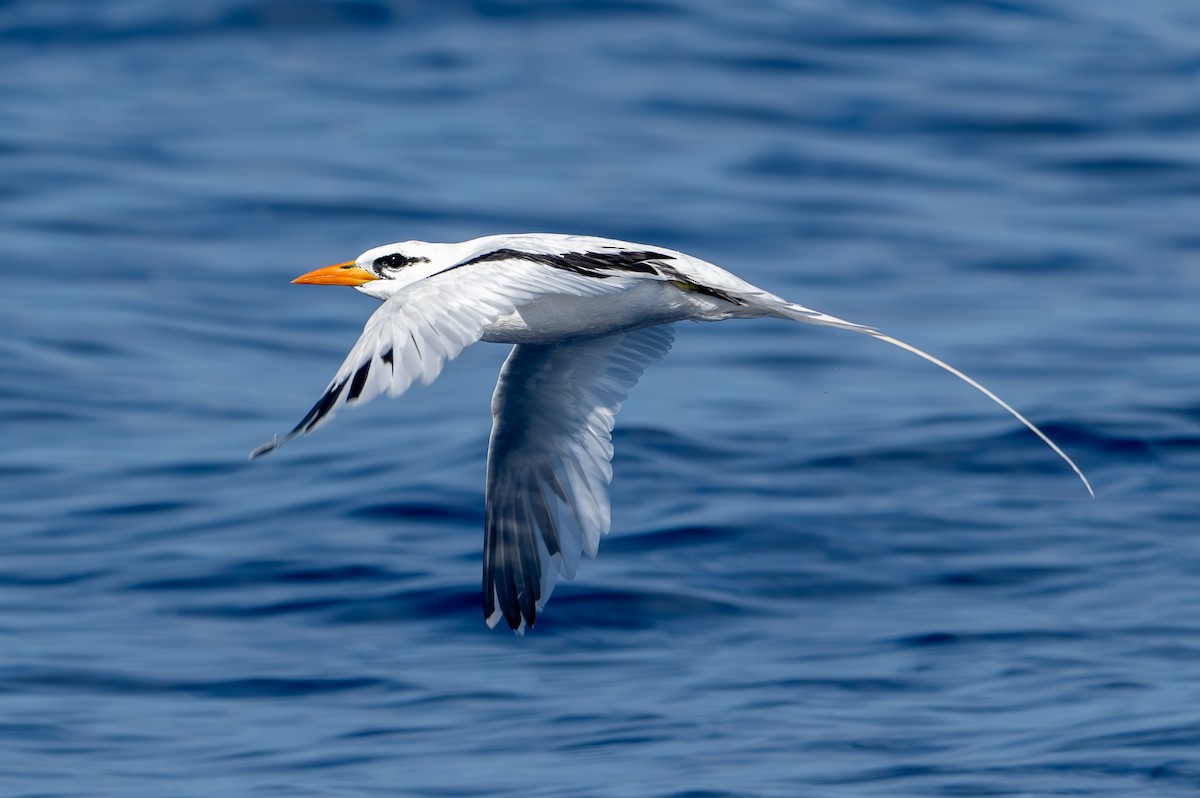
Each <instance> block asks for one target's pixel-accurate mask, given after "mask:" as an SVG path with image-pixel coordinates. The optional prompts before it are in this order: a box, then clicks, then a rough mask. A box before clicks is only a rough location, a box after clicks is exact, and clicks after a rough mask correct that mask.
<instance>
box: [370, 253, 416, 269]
mask: <svg viewBox="0 0 1200 798" xmlns="http://www.w3.org/2000/svg"><path fill="white" fill-rule="evenodd" d="M414 263H429V258H410V257H407V256H405V255H401V254H400V253H399V252H395V253H393V254H391V255H383V256H381V257H378V258H376V259H375V262H374V266H375V268H376V269H403V268H404V267H405V266H411V265H413V264H414Z"/></svg>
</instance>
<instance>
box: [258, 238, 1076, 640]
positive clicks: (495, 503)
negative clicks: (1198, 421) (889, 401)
mask: <svg viewBox="0 0 1200 798" xmlns="http://www.w3.org/2000/svg"><path fill="white" fill-rule="evenodd" d="M292 282H295V283H309V284H316V285H351V286H354V287H355V288H357V289H358V290H359V291H361V292H362V293H364V294H367V295H369V296H373V297H375V298H376V299H380V300H382V301H383V305H382V306H380V308H379V309H378V310H376V311H375V312H374V313H373V314H372V315H371V318H370V319H368V321H367V324H366V327H365V328H364V330H363V333H362V336H361V337H360V338H359V339H358V343H356V344H355V345H354V348H353V349H351V350H350V354H349V356H348V357H347V358H346V360H345V362H343V363H342V367H341V368H340V369H338V372H337V374H336V375H335V376H334V378H333V381H332V382H330V383H329V386H328V387H327V388H326V389H325V392H324V393H323V394H322V395H321V398H320V399H319V400H318V401H317V403H316V404H315V405H313V407H312V409H311V410H309V411H308V413H307V414H306V415H305V416H304V418H302V419H301V420H300V423H299V424H297V425H296V426H295V428H294V429H292V431H291V432H289V433H288V434H287V435H285V436H283V437H282V438H278V437H277V438H276V439H275V440H272V441H271V442H269V443H266V444H263V445H262V446H260V447H258V448H257V449H255V450H254V451H253V452H252V453H251V457H259V456H261V455H264V454H266V453H268V452H270V451H273V450H274V449H277V448H278V447H279V446H281V445H282V444H284V443H286V442H287V441H289V440H291V439H292V438H294V437H296V436H297V435H302V434H305V433H308V432H312V431H313V430H314V429H316V428H317V427H318V426H320V425H321V424H322V423H324V422H325V421H327V420H328V419H330V418H331V417H332V416H333V414H334V412H335V411H336V410H337V409H338V408H339V407H341V406H342V405H355V404H362V403H364V402H369V401H371V400H372V399H374V398H375V397H377V396H379V395H381V394H383V393H385V392H386V393H387V394H388V395H389V396H399V395H400V394H402V393H404V392H405V391H406V390H408V388H409V386H411V385H412V384H413V383H414V382H421V383H425V384H428V383H430V382H433V380H434V379H436V378H437V376H438V374H439V373H441V370H442V366H443V365H444V364H445V363H446V361H447V360H450V359H451V358H454V357H456V356H457V355H458V353H459V352H461V351H462V350H463V348H464V347H466V346H468V345H469V344H473V343H475V342H476V341H480V340H483V341H492V342H495V343H505V344H515V345H516V346H514V347H513V349H512V352H511V353H510V354H509V356H508V359H507V360H506V361H505V363H504V367H503V368H502V369H501V371H500V379H499V382H498V383H497V384H496V392H495V394H494V395H493V396H492V436H491V442H490V445H489V447H488V462H487V488H486V493H487V500H486V517H485V537H484V551H483V614H484V617H485V618H486V619H487V623H488V625H489V626H495V624H496V623H497V622H498V621H499V620H500V618H501V617H503V618H504V620H505V621H506V622H507V623H508V625H509V626H510V627H512V628H513V629H515V630H517V631H518V632H520V631H523V630H524V628H525V626H526V625H529V626H532V625H533V622H534V620H535V618H536V617H537V612H538V611H539V610H541V609H542V607H543V605H545V603H546V600H547V599H548V598H549V597H550V591H551V590H553V589H554V584H555V581H556V580H557V579H558V575H559V574H560V573H561V574H563V575H564V576H565V577H566V578H567V579H571V578H573V577H574V576H575V567H576V565H577V564H578V562H579V555H580V553H581V552H587V554H588V556H589V557H594V556H595V555H596V550H597V548H598V546H599V544H600V538H601V537H602V536H604V535H605V534H607V533H608V530H609V500H608V483H609V482H610V480H611V479H612V465H611V460H612V453H613V449H612V429H613V419H614V416H615V415H616V413H617V410H618V409H619V408H620V406H621V402H622V401H624V399H625V397H626V395H627V394H628V393H629V390H630V389H631V388H632V387H633V386H634V384H635V383H636V382H637V381H638V379H639V378H640V377H641V375H642V371H643V370H644V369H645V368H646V367H647V366H649V365H650V364H652V363H654V362H656V361H658V360H659V359H661V358H662V357H663V356H664V355H665V354H666V353H667V350H668V349H670V347H671V342H672V340H673V339H674V333H673V331H672V327H671V324H672V323H673V322H677V321H683V320H689V321H722V320H724V319H749V318H761V317H770V318H781V319H794V320H796V321H803V322H808V323H809V324H823V325H826V326H829V327H837V328H839V329H843V330H853V331H854V332H859V333H863V334H865V335H869V336H871V337H873V338H878V339H879V340H881V341H886V342H887V343H889V344H893V345H894V346H898V347H900V348H901V349H905V350H907V351H909V352H912V353H913V354H914V355H917V356H918V357H921V358H924V359H925V360H928V361H929V362H931V363H933V364H934V365H936V366H939V367H941V368H943V369H945V370H946V371H948V372H950V373H951V374H953V375H954V376H956V377H958V378H959V379H961V380H963V381H964V382H966V383H967V384H968V385H971V386H972V387H974V388H976V389H978V390H979V391H981V392H983V393H984V394H985V395H986V396H987V397H988V398H990V399H991V400H992V401H994V402H996V403H997V404H998V405H1000V406H1001V407H1003V408H1004V409H1005V410H1007V411H1008V412H1009V413H1011V414H1012V415H1013V416H1014V417H1016V419H1017V420H1018V421H1020V422H1021V423H1022V424H1024V425H1025V426H1026V427H1028V428H1029V429H1030V430H1031V431H1032V432H1033V433H1034V434H1035V435H1037V436H1038V437H1039V438H1041V439H1042V441H1044V442H1045V443H1046V445H1047V446H1049V447H1050V448H1051V449H1053V450H1054V451H1055V452H1056V453H1057V454H1058V456H1059V457H1061V458H1062V459H1063V460H1065V461H1066V462H1067V464H1068V465H1070V467H1071V469H1072V470H1073V471H1074V472H1075V473H1076V474H1077V475H1078V476H1079V478H1080V479H1081V480H1083V484H1084V485H1085V486H1086V487H1087V489H1088V493H1092V487H1091V485H1090V484H1088V481H1087V478H1086V477H1084V475H1083V472H1082V471H1080V470H1079V467H1078V466H1076V465H1075V463H1074V462H1073V461H1072V460H1071V458H1070V457H1068V456H1067V455H1066V453H1065V452H1063V451H1062V449H1060V448H1059V447H1058V446H1057V445H1056V444H1055V443H1054V442H1053V441H1051V440H1050V438H1048V437H1047V436H1046V435H1045V433H1043V432H1042V431H1041V430H1040V429H1038V428H1037V427H1036V426H1034V424H1033V423H1032V422H1030V421H1029V420H1028V419H1026V418H1025V417H1024V416H1023V415H1021V414H1020V413H1018V412H1017V411H1016V410H1014V409H1013V408H1012V407H1011V406H1009V405H1008V404H1007V403H1006V402H1005V401H1004V400H1002V399H1000V397H998V396H996V394H994V393H992V392H991V391H990V390H988V389H987V388H985V387H983V386H982V385H980V384H979V383H978V382H976V381H975V380H973V379H971V378H970V377H968V376H967V375H966V374H963V373H962V372H961V371H959V370H958V369H956V368H954V367H953V366H950V365H948V364H947V363H944V362H942V361H941V360H939V359H938V358H936V357H934V356H932V355H930V354H927V353H926V352H923V351H921V350H920V349H918V348H916V347H915V346H912V345H910V344H907V343H905V342H903V341H900V340H897V339H896V338H892V337H891V336H889V335H885V334H883V333H881V332H879V331H878V330H875V329H873V328H871V327H866V326H863V325H861V324H854V323H853V322H849V321H845V320H843V319H839V318H836V317H834V316H829V315H827V314H825V313H821V312H820V311H817V310H812V309H810V308H806V307H803V306H801V305H796V304H793V303H791V302H788V301H787V300H785V299H782V298H780V297H777V296H775V295H774V294H770V293H767V292H766V291H764V290H762V289H761V288H757V287H755V286H753V285H751V284H750V283H747V282H746V281H744V280H741V279H739V278H737V277H735V276H734V275H732V274H730V273H729V272H727V271H725V270H724V269H721V268H719V267H717V266H714V265H713V264H711V263H707V262H705V261H702V260H700V259H699V258H694V257H692V256H690V255H685V254H684V253H682V252H676V251H675V250H671V249H664V248H662V247H651V246H646V245H643V244H632V243H629V242H626V241H614V240H612V239H607V238H594V237H591V236H572V235H558V234H551V233H526V234H515V235H496V236H487V237H484V238H476V239H473V240H471V241H463V242H461V243H457V244H437V243H429V242H425V241H403V242H400V243H397V244H387V245H385V246H381V247H376V248H374V249H369V250H367V251H366V252H364V253H363V254H361V255H359V256H358V257H357V258H356V259H355V260H352V261H347V262H345V263H337V264H334V265H333V266H326V267H324V268H321V269H316V270H314V271H311V272H308V273H307V274H304V275H302V276H300V277H297V278H296V279H295V280H293V281H292ZM1093 495H1094V494H1093Z"/></svg>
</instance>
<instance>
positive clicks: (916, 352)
mask: <svg viewBox="0 0 1200 798" xmlns="http://www.w3.org/2000/svg"><path fill="white" fill-rule="evenodd" d="M861 332H863V334H864V335H869V336H871V337H872V338H878V339H879V340H880V341H884V342H886V343H889V344H891V345H892V346H898V347H900V348H901V349H903V350H904V351H906V352H912V353H913V354H914V355H916V356H917V357H919V358H922V359H924V360H928V361H929V362H930V363H932V364H933V365H935V366H939V367H941V368H943V369H945V370H946V371H948V372H950V373H951V374H953V375H954V376H955V377H958V378H959V379H960V380H962V381H963V382H965V383H966V384H967V385H970V386H971V387H972V388H974V389H975V390H977V391H979V392H980V393H982V394H983V395H984V396H986V397H987V398H988V399H991V400H992V401H993V402H995V403H996V404H998V405H1000V406H1001V407H1003V408H1004V409H1005V410H1007V411H1008V412H1009V413H1011V414H1012V416H1013V418H1015V419H1016V420H1017V421H1020V422H1021V423H1022V424H1024V425H1025V426H1026V427H1027V428H1028V429H1029V431H1030V432H1032V433H1033V434H1034V435H1036V436H1038V437H1039V438H1041V439H1042V442H1043V443H1045V444H1046V445H1047V446H1049V447H1050V448H1051V449H1053V450H1054V453H1055V454H1057V455H1058V456H1059V457H1061V458H1062V459H1063V460H1065V461H1066V463H1067V465H1069V466H1070V467H1071V470H1072V471H1074V472H1075V474H1076V476H1078V477H1079V479H1080V480H1082V481H1083V486H1084V487H1085V488H1087V492H1088V495H1090V496H1091V497H1092V498H1093V499H1094V498H1096V491H1094V490H1092V484H1091V483H1090V482H1088V478H1087V477H1085V476H1084V475H1083V472H1082V471H1080V470H1079V466H1077V465H1075V461H1074V460H1072V459H1071V458H1070V457H1068V456H1067V453H1066V452H1064V451H1063V450H1062V449H1060V448H1058V444H1057V443H1055V442H1054V441H1052V440H1050V437H1049V436H1048V435H1046V433H1044V432H1042V431H1041V430H1040V429H1038V428H1037V425H1035V424H1034V423H1033V422H1032V421H1030V420H1029V419H1027V418H1025V416H1023V415H1021V414H1020V413H1019V412H1017V410H1016V409H1015V408H1014V407H1013V406H1012V405H1010V404H1009V403H1008V402H1006V401H1004V400H1003V399H1001V398H1000V397H999V396H996V394H994V393H992V392H991V391H990V390H988V389H987V388H985V387H984V386H983V385H981V384H980V383H978V382H976V381H975V380H973V379H972V378H970V377H968V376H967V375H966V374H963V373H962V372H961V371H959V370H958V369H956V368H954V366H951V365H950V364H949V363H947V362H945V361H944V360H939V359H938V358H936V357H934V356H933V355H931V354H929V353H928V352H924V351H922V350H920V349H918V348H917V347H915V346H913V345H912V344H906V343H904V342H903V341H901V340H900V339H899V338H893V337H892V336H890V335H884V334H883V333H881V332H878V331H876V330H862V331H861Z"/></svg>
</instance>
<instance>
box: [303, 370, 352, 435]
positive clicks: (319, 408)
mask: <svg viewBox="0 0 1200 798" xmlns="http://www.w3.org/2000/svg"><path fill="white" fill-rule="evenodd" d="M346 382H347V380H342V381H341V382H339V383H338V384H336V385H333V386H330V388H329V390H327V391H326V392H325V393H324V394H322V395H321V398H320V399H318V400H317V403H316V404H315V405H313V406H312V409H311V410H309V411H308V412H307V413H305V414H304V418H302V419H300V423H299V424H297V425H296V426H295V427H293V428H292V431H291V433H289V435H299V434H300V433H301V432H310V431H311V430H312V428H313V427H315V426H316V425H317V424H318V423H319V422H320V421H321V419H323V418H325V416H327V415H329V411H330V410H332V409H333V406H334V405H335V404H337V400H338V396H340V395H341V393H342V389H343V388H345V387H346Z"/></svg>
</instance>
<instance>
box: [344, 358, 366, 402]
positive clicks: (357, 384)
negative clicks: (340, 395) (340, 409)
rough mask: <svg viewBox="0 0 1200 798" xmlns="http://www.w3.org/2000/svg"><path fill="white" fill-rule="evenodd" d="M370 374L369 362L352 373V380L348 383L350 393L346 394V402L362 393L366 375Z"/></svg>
mask: <svg viewBox="0 0 1200 798" xmlns="http://www.w3.org/2000/svg"><path fill="white" fill-rule="evenodd" d="M370 373H371V361H369V360H368V361H367V362H366V363H363V364H362V365H361V366H359V367H358V371H356V372H354V379H353V380H351V381H350V392H349V393H348V394H346V401H347V402H349V401H350V400H351V399H357V398H358V397H359V396H360V395H361V394H362V392H363V388H364V387H366V384H367V375H368V374H370Z"/></svg>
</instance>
